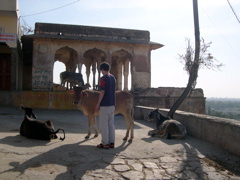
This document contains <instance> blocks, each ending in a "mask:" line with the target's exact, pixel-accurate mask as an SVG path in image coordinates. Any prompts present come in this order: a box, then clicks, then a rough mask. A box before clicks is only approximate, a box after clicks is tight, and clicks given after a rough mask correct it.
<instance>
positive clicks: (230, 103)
mask: <svg viewBox="0 0 240 180" xmlns="http://www.w3.org/2000/svg"><path fill="white" fill-rule="evenodd" d="M206 114H208V115H211V116H216V117H223V118H229V119H236V120H240V99H223V98H213V99H212V98H210V99H208V98H207V99H206Z"/></svg>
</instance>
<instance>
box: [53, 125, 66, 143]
mask: <svg viewBox="0 0 240 180" xmlns="http://www.w3.org/2000/svg"><path fill="white" fill-rule="evenodd" d="M60 130H62V132H63V138H61V137H60V138H59V139H60V140H62V141H63V140H64V139H65V131H64V129H62V128H59V129H58V130H56V131H55V132H54V133H55V134H57V133H58V132H59V131H60Z"/></svg>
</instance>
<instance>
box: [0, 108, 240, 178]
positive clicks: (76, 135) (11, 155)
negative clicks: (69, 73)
mask: <svg viewBox="0 0 240 180" xmlns="http://www.w3.org/2000/svg"><path fill="white" fill-rule="evenodd" d="M34 112H35V114H36V115H37V116H38V119H41V120H49V119H51V120H53V121H54V124H55V128H59V127H62V128H64V129H65V131H66V139H65V140H64V141H60V140H59V139H58V140H52V141H51V142H47V141H41V140H32V139H27V138H25V137H22V136H20V135H19V133H18V132H19V127H20V124H21V122H22V120H23V112H22V111H21V110H20V109H19V108H17V107H11V108H10V107H0V179H1V180H11V179H12V180H15V179H23V180H25V179H34V180H38V179H41V180H42V179H46V180H52V179H56V180H66V179H67V180H71V179H86V180H89V179H137V180H138V179H214V180H215V179H240V157H236V156H233V155H231V154H228V153H227V152H225V151H223V150H221V149H219V148H218V147H217V146H214V145H213V144H210V143H207V142H204V141H201V140H198V139H195V138H193V137H190V136H188V137H187V138H186V139H184V140H163V139H161V140H160V139H157V138H152V137H149V136H148V135H147V132H148V131H149V130H150V129H152V128H153V127H154V123H152V122H147V121H144V120H135V138H134V141H133V142H132V143H128V142H124V141H122V138H123V137H124V134H125V127H126V126H125V122H124V119H123V118H122V116H116V121H115V124H116V148H115V149H108V150H105V149H98V148H96V145H97V144H98V143H100V140H101V138H100V136H99V137H97V138H93V137H91V138H90V139H89V140H85V139H84V137H85V135H86V133H87V119H86V117H84V116H83V115H82V114H81V112H80V111H78V110H76V111H58V110H35V111H34ZM60 135H61V134H60Z"/></svg>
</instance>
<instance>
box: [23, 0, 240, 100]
mask: <svg viewBox="0 0 240 180" xmlns="http://www.w3.org/2000/svg"><path fill="white" fill-rule="evenodd" d="M229 2H230V3H231V5H232V8H233V9H234V11H235V13H236V15H237V17H239V18H240V1H239V0H229ZM70 3H73V4H70ZM18 4H19V10H20V16H21V18H20V20H21V24H23V23H24V21H25V23H26V24H28V25H29V26H30V27H32V29H34V24H35V22H46V23H60V24H74V25H89V26H102V27H114V28H127V29H139V30H148V31H150V38H151V41H153V42H157V43H160V44H163V45H164V47H162V48H160V49H157V50H154V51H152V53H151V63H152V82H151V85H152V87H186V85H187V82H188V75H187V73H186V71H184V70H183V65H182V64H181V63H180V61H179V60H178V54H184V53H185V50H186V41H185V39H186V38H190V39H191V42H192V46H193V47H194V24H193V5H192V4H193V2H192V0H181V1H180V0H78V1H77V0H75V1H74V0H41V1H33V0H18ZM69 4H70V5H69ZM198 8H199V9H198V10H199V24H200V36H201V37H203V38H204V39H205V41H206V42H212V45H211V47H210V48H209V51H210V52H211V53H212V55H213V56H214V57H215V58H216V59H217V60H218V61H219V62H221V63H223V64H224V65H225V66H224V67H223V68H222V70H221V71H213V70H208V69H200V71H199V76H198V79H197V86H196V88H202V89H203V91H204V95H205V97H231V98H240V80H239V79H240V46H239V44H240V23H239V21H238V20H237V18H236V17H235V15H234V13H233V11H232V10H231V8H230V6H229V4H228V1H227V0H199V1H198ZM36 13H38V14H36ZM33 14H36V15H33ZM28 15H30V16H28Z"/></svg>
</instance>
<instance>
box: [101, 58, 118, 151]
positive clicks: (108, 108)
mask: <svg viewBox="0 0 240 180" xmlns="http://www.w3.org/2000/svg"><path fill="white" fill-rule="evenodd" d="M109 70H110V66H109V64H108V63H106V62H104V63H102V64H101V65H100V71H101V72H102V74H103V76H102V77H101V79H100V95H99V98H98V102H97V105H96V111H98V110H99V126H100V130H101V135H102V142H101V143H100V144H98V145H97V147H98V148H104V149H108V148H114V145H115V125H114V110H115V101H116V98H115V86H116V79H115V77H114V76H113V75H112V74H110V72H109Z"/></svg>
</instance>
